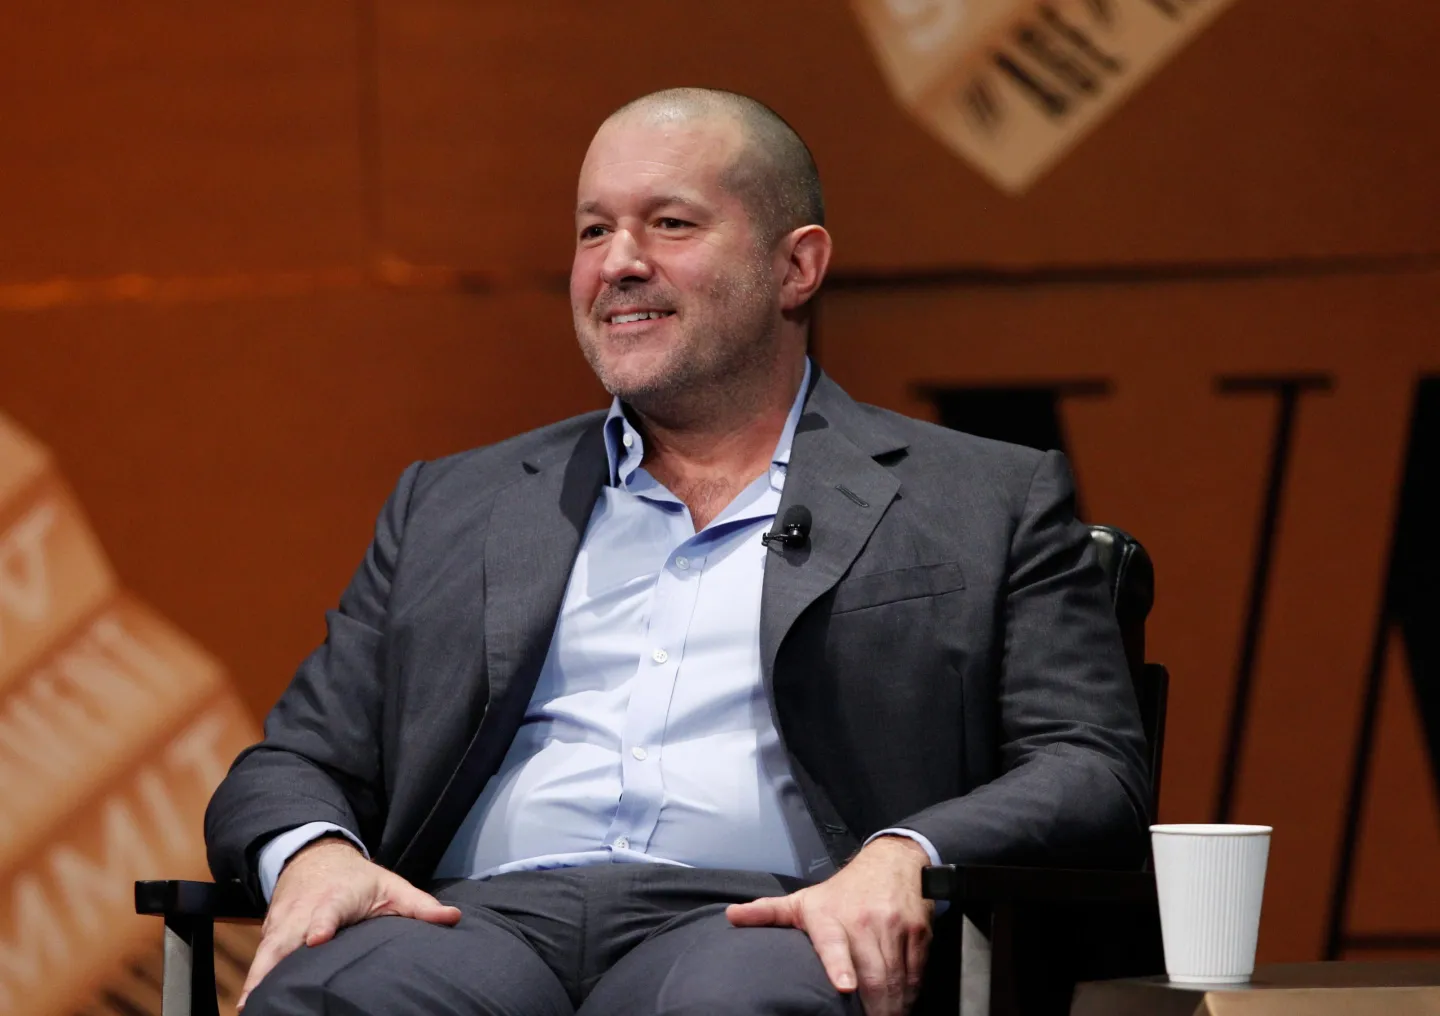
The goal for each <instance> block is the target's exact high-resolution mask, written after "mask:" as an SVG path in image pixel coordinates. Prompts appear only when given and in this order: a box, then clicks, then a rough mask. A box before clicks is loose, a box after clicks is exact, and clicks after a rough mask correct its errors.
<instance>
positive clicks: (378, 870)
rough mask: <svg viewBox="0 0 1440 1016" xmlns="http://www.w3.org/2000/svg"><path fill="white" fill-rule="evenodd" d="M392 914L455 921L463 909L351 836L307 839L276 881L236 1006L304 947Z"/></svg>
mask: <svg viewBox="0 0 1440 1016" xmlns="http://www.w3.org/2000/svg"><path fill="white" fill-rule="evenodd" d="M391 916H393V917H413V918H415V919H416V920H419V921H429V922H431V923H432V924H455V923H456V922H457V921H459V920H460V911H459V910H458V909H457V908H455V907H449V906H446V905H445V904H443V903H441V902H440V901H439V900H437V899H436V898H435V897H433V896H431V895H430V894H429V893H427V892H423V891H421V890H419V889H416V888H415V887H414V886H413V885H411V884H410V883H409V882H407V881H405V880H404V879H403V878H401V877H400V876H399V875H397V874H395V873H394V872H393V871H388V870H386V869H385V868H382V867H380V865H378V864H375V863H373V862H371V861H368V860H366V859H365V855H364V854H362V853H360V851H358V850H356V849H355V847H354V845H353V844H351V843H350V842H349V841H348V840H344V839H340V838H338V837H333V836H328V837H324V838H321V839H318V840H316V841H315V842H313V843H310V844H307V845H306V846H304V847H303V848H301V849H300V850H298V851H296V853H295V856H294V857H292V858H290V861H289V863H288V864H286V865H285V870H284V871H282V872H281V873H280V878H279V880H278V881H277V882H276V883H275V893H274V895H273V896H272V897H271V899H270V909H269V910H268V911H266V913H265V927H264V933H263V935H262V936H261V939H260V947H259V948H258V949H257V950H256V951H255V960H254V962H253V963H251V964H250V973H249V975H248V976H246V978H245V987H244V988H243V989H242V990H241V992H240V999H239V1001H238V1002H237V1003H236V1008H237V1009H240V1008H244V1006H245V999H246V998H248V997H249V995H250V992H251V991H252V990H254V988H255V986H256V985H257V984H259V983H260V981H261V980H262V979H263V978H264V977H265V975H266V974H268V973H269V972H270V971H271V970H272V969H274V967H275V964H277V963H279V962H280V961H281V960H283V959H284V958H285V957H286V956H289V955H290V954H291V953H292V952H294V951H295V950H296V949H298V948H300V946H302V945H306V946H311V945H320V944H321V943H324V942H328V941H330V939H332V938H334V937H335V933H336V932H337V931H339V930H340V929H341V928H344V927H347V926H349V925H351V924H359V923H360V922H361V921H366V920H369V919H370V918H372V917H391Z"/></svg>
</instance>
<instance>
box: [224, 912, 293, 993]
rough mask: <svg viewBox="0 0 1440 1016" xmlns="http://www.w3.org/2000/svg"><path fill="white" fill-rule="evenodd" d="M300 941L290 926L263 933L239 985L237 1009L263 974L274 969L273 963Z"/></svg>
mask: <svg viewBox="0 0 1440 1016" xmlns="http://www.w3.org/2000/svg"><path fill="white" fill-rule="evenodd" d="M300 941H301V938H300V934H299V932H298V931H296V930H293V929H292V928H276V929H275V930H274V931H273V932H269V931H267V932H266V933H265V937H264V938H262V939H261V940H260V945H259V946H258V947H257V948H256V950H255V958H254V959H253V960H251V961H250V969H249V970H248V971H247V972H246V974H245V983H244V984H243V985H241V987H240V998H239V999H238V1000H237V1001H236V1003H235V1007H236V1008H237V1009H238V1008H241V1007H242V1006H243V1005H244V1002H245V999H246V998H248V997H249V995H250V992H252V991H254V990H255V988H256V986H258V985H259V983H260V982H261V981H263V980H264V979H265V975H266V974H268V973H270V971H271V970H274V969H275V964H277V963H279V962H280V961H281V960H283V959H284V958H285V957H286V956H289V955H290V954H291V953H292V952H294V951H295V950H296V949H297V948H299V946H300Z"/></svg>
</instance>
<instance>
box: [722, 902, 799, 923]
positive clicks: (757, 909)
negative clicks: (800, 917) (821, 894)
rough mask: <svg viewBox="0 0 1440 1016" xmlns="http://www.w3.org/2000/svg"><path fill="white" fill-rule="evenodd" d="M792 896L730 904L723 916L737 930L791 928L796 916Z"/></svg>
mask: <svg viewBox="0 0 1440 1016" xmlns="http://www.w3.org/2000/svg"><path fill="white" fill-rule="evenodd" d="M795 902H796V901H795V898H794V896H766V897H763V898H762V899H758V900H752V901H751V902H749V903H732V904H730V906H728V907H726V908H725V916H726V917H727V918H728V919H729V921H730V923H731V924H732V925H734V926H735V927H737V928H770V927H777V928H793V927H795V926H796V921H797V916H796V907H795Z"/></svg>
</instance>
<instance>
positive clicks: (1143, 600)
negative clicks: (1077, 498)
mask: <svg viewBox="0 0 1440 1016" xmlns="http://www.w3.org/2000/svg"><path fill="white" fill-rule="evenodd" d="M1090 537H1091V539H1092V540H1094V543H1095V550H1096V551H1097V552H1098V554H1099V557H1100V567H1101V568H1102V569H1104V571H1105V578H1106V580H1107V581H1108V583H1109V586H1110V602H1111V603H1112V604H1113V605H1114V607H1115V617H1116V619H1117V620H1118V621H1119V622H1120V638H1121V640H1122V641H1123V642H1124V644H1125V659H1126V662H1127V663H1129V665H1130V680H1131V681H1132V682H1133V683H1134V685H1135V698H1136V700H1137V701H1138V702H1139V703H1140V720H1141V723H1142V724H1143V725H1144V727H1145V742H1146V746H1147V747H1148V748H1149V755H1150V757H1149V759H1148V761H1149V763H1150V795H1151V797H1150V815H1151V818H1152V819H1153V818H1154V817H1155V815H1156V814H1158V809H1159V804H1160V761H1161V756H1162V755H1163V754H1164V750H1165V707H1166V702H1167V699H1168V695H1169V688H1170V675H1169V673H1168V672H1167V671H1166V670H1165V668H1164V667H1163V666H1161V665H1160V664H1158V663H1147V662H1146V661H1145V619H1146V618H1147V617H1148V616H1149V615H1150V608H1151V607H1152V606H1154V604H1155V566H1154V564H1153V563H1152V562H1151V560H1150V555H1149V554H1148V553H1146V551H1145V548H1144V547H1142V546H1141V545H1140V541H1139V540H1136V539H1135V538H1134V537H1133V536H1131V535H1130V534H1129V533H1127V532H1125V531H1124V530H1123V529H1116V528H1115V527H1114V526H1091V527H1090Z"/></svg>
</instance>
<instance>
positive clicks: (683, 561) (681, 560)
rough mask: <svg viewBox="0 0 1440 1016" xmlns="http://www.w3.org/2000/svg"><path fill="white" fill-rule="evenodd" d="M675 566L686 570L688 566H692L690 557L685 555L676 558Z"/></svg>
mask: <svg viewBox="0 0 1440 1016" xmlns="http://www.w3.org/2000/svg"><path fill="white" fill-rule="evenodd" d="M675 567H676V568H679V569H680V570H681V571H684V570H685V569H686V568H689V567H690V559H689V558H685V557H677V558H676V559H675Z"/></svg>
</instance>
